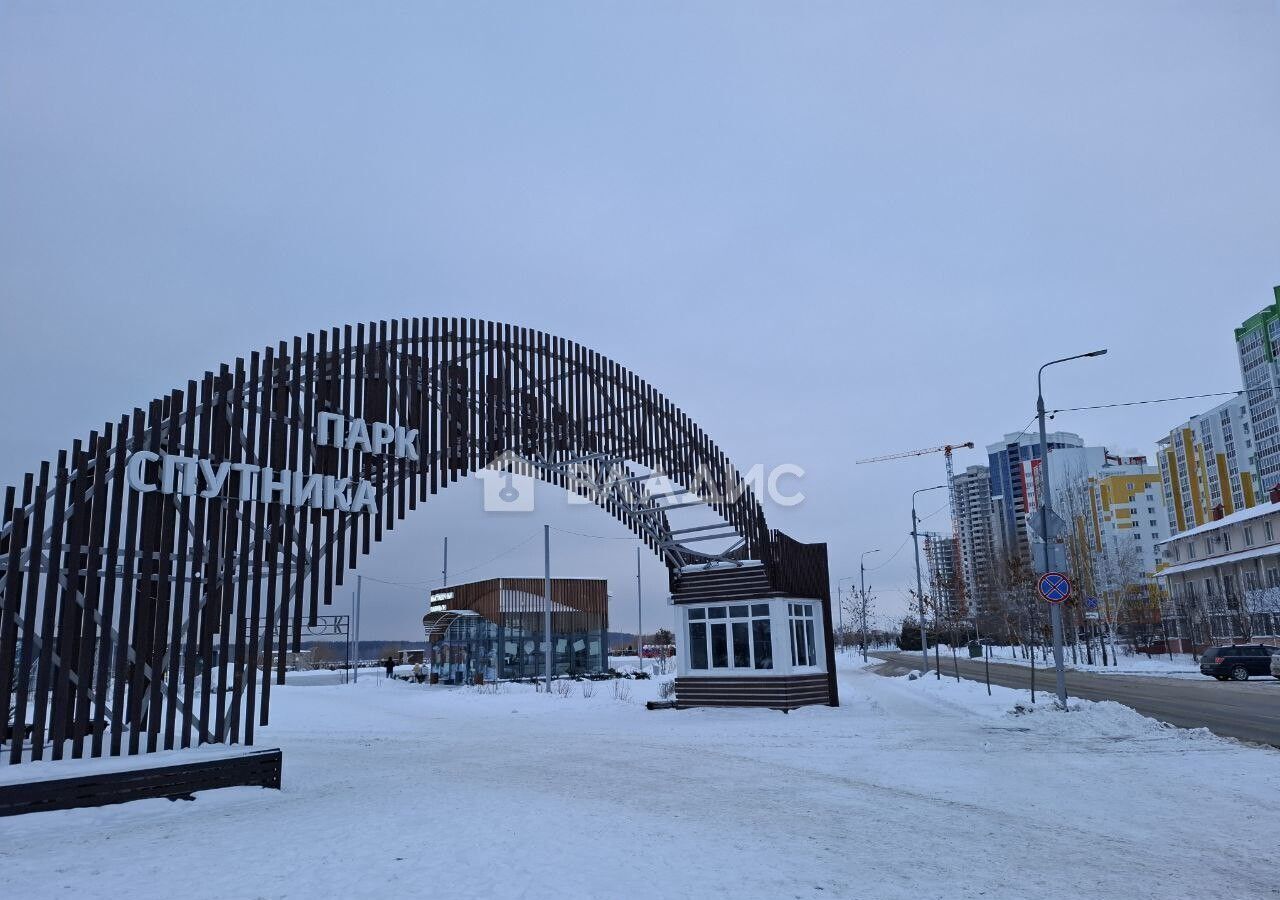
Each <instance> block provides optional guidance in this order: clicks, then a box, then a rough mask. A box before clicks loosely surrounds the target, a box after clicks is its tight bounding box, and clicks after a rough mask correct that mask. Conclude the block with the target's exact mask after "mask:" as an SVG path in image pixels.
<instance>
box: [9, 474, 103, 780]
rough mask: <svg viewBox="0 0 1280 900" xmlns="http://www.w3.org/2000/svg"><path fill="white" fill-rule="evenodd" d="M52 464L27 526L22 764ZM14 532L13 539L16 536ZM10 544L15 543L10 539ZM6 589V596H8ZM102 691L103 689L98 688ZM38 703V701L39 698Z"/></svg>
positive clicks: (17, 708) (18, 705)
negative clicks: (27, 574)
mask: <svg viewBox="0 0 1280 900" xmlns="http://www.w3.org/2000/svg"><path fill="white" fill-rule="evenodd" d="M49 494H50V490H49V464H48V463H47V462H45V463H41V464H40V474H39V476H38V477H37V480H36V489H35V494H34V495H33V496H32V500H31V503H32V513H33V514H32V518H31V522H30V525H29V526H28V529H27V530H28V533H29V534H28V538H27V560H28V562H27V565H28V567H29V569H30V575H29V577H28V578H26V579H25V581H26V585H25V587H26V591H25V594H26V596H25V598H24V603H23V610H22V652H21V654H20V655H19V657H18V680H17V689H16V691H15V694H16V696H15V697H14V716H13V721H14V723H15V724H16V725H17V726H18V729H19V730H18V733H17V734H16V735H15V736H14V737H13V739H12V745H11V746H10V750H9V762H10V763H19V762H22V744H23V733H24V732H25V727H26V721H27V704H28V697H29V695H30V693H31V691H32V689H33V688H34V684H33V683H32V680H31V670H32V668H33V667H34V666H35V665H36V663H37V662H38V660H39V650H38V648H37V643H38V641H39V635H38V633H37V631H36V623H37V615H38V612H39V606H40V556H41V554H42V553H43V551H44V520H45V510H46V508H47V507H48V505H49V499H50V498H49ZM16 534H17V529H16V526H15V528H14V532H13V535H15V536H16ZM10 540H15V538H14V537H11V538H10ZM7 592H8V588H6V596H8V593H7ZM99 689H101V685H100V686H99ZM37 699H38V697H37Z"/></svg>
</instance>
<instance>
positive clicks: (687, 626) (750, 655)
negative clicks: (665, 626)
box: [682, 600, 778, 675]
mask: <svg viewBox="0 0 1280 900" xmlns="http://www.w3.org/2000/svg"><path fill="white" fill-rule="evenodd" d="M739 607H746V615H736V616H735V615H734V614H733V610H735V609H737V608H739ZM758 607H764V608H765V610H766V612H764V613H763V614H762V613H760V612H758V611H757V608H758ZM712 610H724V614H723V616H718V615H714V614H713V613H712ZM682 618H683V619H684V628H683V635H684V641H683V643H684V645H685V650H684V663H685V668H686V669H688V671H689V672H690V673H691V674H702V673H707V674H710V673H713V672H719V673H723V672H734V673H739V674H747V673H751V674H756V675H774V674H777V667H778V663H777V658H776V654H775V649H776V644H777V641H776V640H775V639H774V624H773V604H772V603H770V602H769V601H767V600H754V601H753V600H738V601H734V602H731V603H707V604H701V603H699V604H691V605H690V606H687V607H685V608H684V615H683V616H682ZM760 621H765V622H768V623H769V641H770V647H769V661H770V666H769V667H768V668H757V665H756V663H757V656H756V629H755V623H756V622H760ZM734 623H739V624H741V623H745V624H746V626H747V659H748V664H747V665H745V666H739V665H735V664H734V659H735V657H734V652H733V651H734V645H735V643H736V641H735V638H734V636H733V626H734ZM695 624H701V625H705V626H706V628H705V632H706V633H705V635H704V636H703V641H704V642H705V646H704V649H705V650H706V654H707V656H706V658H707V665H706V667H705V668H697V669H695V668H694V667H693V652H692V651H693V647H692V643H693V637H692V633H691V626H693V625H695ZM715 625H723V626H724V629H725V661H726V662H727V663H728V665H724V666H717V665H716V664H715V655H714V651H713V639H712V628H713V626H715Z"/></svg>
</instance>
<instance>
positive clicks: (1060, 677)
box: [1036, 366, 1066, 709]
mask: <svg viewBox="0 0 1280 900" xmlns="http://www.w3.org/2000/svg"><path fill="white" fill-rule="evenodd" d="M1043 373H1044V367H1043V366H1041V371H1039V374H1038V375H1037V376H1036V392H1037V397H1036V417H1037V419H1038V420H1039V430H1041V540H1042V542H1043V543H1044V571H1046V572H1052V571H1053V565H1052V563H1051V562H1050V543H1048V517H1050V515H1051V513H1052V510H1053V506H1052V501H1051V497H1050V485H1048V438H1047V435H1046V434H1044V392H1043V389H1042V388H1041V375H1043ZM1048 615H1050V622H1051V623H1052V625H1053V675H1055V677H1056V679H1057V703H1059V705H1060V707H1062V708H1064V709H1065V708H1066V668H1065V666H1064V664H1062V608H1061V606H1059V604H1057V603H1053V604H1051V608H1050V613H1048Z"/></svg>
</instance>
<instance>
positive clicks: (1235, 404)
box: [1157, 396, 1262, 534]
mask: <svg viewBox="0 0 1280 900" xmlns="http://www.w3.org/2000/svg"><path fill="white" fill-rule="evenodd" d="M1157 444H1158V446H1159V453H1158V454H1157V455H1158V457H1159V463H1160V480H1161V482H1162V484H1161V495H1162V496H1163V498H1164V510H1165V514H1166V518H1167V525H1168V532H1169V533H1170V534H1177V533H1178V532H1180V531H1186V530H1188V529H1190V528H1196V527H1198V526H1200V525H1204V524H1205V523H1206V522H1211V521H1213V520H1214V519H1217V518H1221V517H1222V516H1229V515H1231V514H1232V513H1233V512H1235V511H1236V510H1239V509H1248V508H1249V507H1251V506H1256V505H1257V504H1258V502H1259V501H1260V500H1261V499H1262V497H1261V496H1260V492H1259V491H1258V486H1257V480H1256V475H1255V468H1254V466H1255V460H1254V449H1255V448H1254V442H1253V428H1252V426H1251V424H1250V417H1249V404H1248V401H1247V400H1246V399H1245V397H1244V396H1240V397H1235V398H1232V399H1231V400H1228V401H1227V402H1226V403H1220V404H1218V405H1217V406H1215V407H1214V408H1213V409H1211V410H1209V411H1207V412H1203V413H1200V414H1199V415H1198V416H1192V417H1191V418H1190V419H1188V420H1187V421H1186V422H1183V423H1182V424H1181V425H1179V426H1177V427H1176V428H1174V429H1173V430H1172V431H1170V432H1169V434H1168V435H1167V436H1166V437H1162V438H1161V439H1160V440H1159V441H1158V442H1157Z"/></svg>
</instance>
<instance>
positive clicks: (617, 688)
mask: <svg viewBox="0 0 1280 900" xmlns="http://www.w3.org/2000/svg"><path fill="white" fill-rule="evenodd" d="M613 699H614V700H620V701H622V702H623V703H626V702H628V701H630V700H631V685H629V684H627V683H626V682H625V681H615V682H614V683H613Z"/></svg>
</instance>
